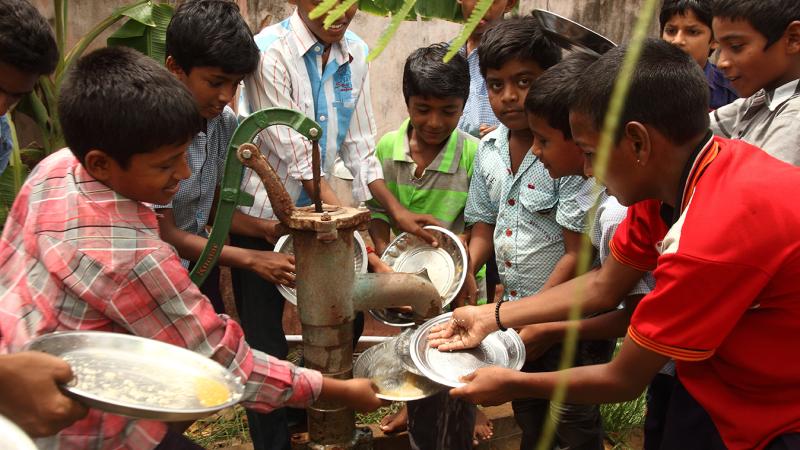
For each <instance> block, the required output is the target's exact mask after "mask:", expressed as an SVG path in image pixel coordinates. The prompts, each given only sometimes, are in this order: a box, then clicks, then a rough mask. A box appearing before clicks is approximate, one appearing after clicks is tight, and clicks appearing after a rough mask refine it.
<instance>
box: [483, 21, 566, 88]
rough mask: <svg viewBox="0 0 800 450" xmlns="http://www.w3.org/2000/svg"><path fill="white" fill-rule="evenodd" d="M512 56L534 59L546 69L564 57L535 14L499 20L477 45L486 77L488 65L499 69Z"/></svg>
mask: <svg viewBox="0 0 800 450" xmlns="http://www.w3.org/2000/svg"><path fill="white" fill-rule="evenodd" d="M512 59H521V60H532V61H535V62H536V64H538V65H539V67H541V68H542V70H547V69H549V68H550V67H552V66H554V65H556V64H557V63H558V62H559V61H561V48H560V47H558V45H556V43H555V42H553V40H552V39H550V38H549V37H547V35H546V34H545V32H544V31H543V30H542V28H541V27H540V26H539V21H538V20H536V18H535V17H533V16H524V17H514V18H510V19H506V20H501V21H498V22H497V23H495V24H494V25H492V26H491V27H490V28H489V29H488V30H486V32H485V33H483V36H482V37H481V42H480V44H479V45H478V60H479V62H480V68H481V75H483V77H484V78H486V71H487V69H495V70H496V69H500V68H501V67H503V65H504V64H506V63H507V62H508V61H511V60H512Z"/></svg>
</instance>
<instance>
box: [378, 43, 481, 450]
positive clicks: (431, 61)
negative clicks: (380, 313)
mask: <svg viewBox="0 0 800 450" xmlns="http://www.w3.org/2000/svg"><path fill="white" fill-rule="evenodd" d="M447 50H448V46H447V45H446V44H434V45H432V46H430V47H424V48H420V49H417V50H416V51H414V52H413V53H412V54H411V55H410V56H409V57H408V59H407V60H406V64H405V68H404V71H403V96H404V97H405V100H406V106H407V108H408V115H409V118H408V119H407V120H406V121H405V122H403V124H402V125H401V126H400V128H399V129H398V130H397V131H394V132H391V133H389V134H387V135H385V136H384V137H383V138H381V140H380V142H379V143H378V148H377V151H376V156H377V157H378V160H379V161H381V164H382V169H383V173H384V177H385V180H386V184H387V187H388V188H389V190H390V191H391V192H392V194H393V195H395V196H396V197H397V199H398V200H399V201H400V203H401V204H402V205H403V207H405V208H407V209H408V210H409V211H412V212H415V213H420V214H431V215H433V216H434V217H435V218H436V219H437V220H439V221H440V222H441V223H442V226H444V227H445V228H447V229H449V230H450V231H452V232H454V233H457V234H461V233H463V232H464V228H465V227H464V206H465V205H466V202H467V192H469V180H470V178H471V177H472V162H473V159H474V158H475V152H476V151H477V150H478V140H477V139H476V138H474V137H472V136H471V135H469V134H467V133H465V132H463V131H461V130H458V129H457V128H456V126H457V125H458V120H459V117H461V112H462V110H463V108H464V103H465V102H466V100H467V97H468V96H469V72H468V68H467V61H466V59H464V57H463V56H462V55H460V54H459V55H456V56H455V57H454V58H453V59H452V60H451V61H450V62H449V63H447V64H445V63H444V62H442V60H443V58H444V56H445V55H446V54H447ZM367 206H368V207H369V209H370V211H371V212H372V221H371V222H370V228H369V234H370V237H371V238H372V241H373V242H374V243H375V247H376V249H377V253H383V250H384V249H385V248H386V245H388V243H389V238H390V224H389V217H388V216H387V215H386V210H385V209H384V208H383V207H382V206H381V205H380V204H378V203H377V202H376V201H374V200H370V201H369V202H367ZM371 257H373V258H374V256H372V255H371ZM407 407H408V409H407V411H406V410H401V411H400V412H399V413H398V414H396V415H393V416H387V417H386V418H384V420H383V421H382V423H381V425H382V426H381V429H382V430H383V431H384V432H393V431H398V430H399V429H401V428H402V427H404V426H405V425H406V421H407V422H408V430H409V439H410V441H411V447H412V448H414V449H426V450H433V449H441V450H447V449H453V448H461V449H466V448H471V447H472V435H473V428H474V424H475V410H476V408H475V407H474V406H472V405H470V404H468V403H465V402H461V401H457V400H454V399H451V398H450V396H449V395H447V392H442V393H439V394H437V395H434V396H432V397H428V398H426V399H423V400H417V401H413V402H408V403H407ZM444 411H449V416H448V420H447V421H445V422H444V423H442V424H441V426H439V427H435V426H431V424H433V423H437V420H438V418H439V416H440V415H441V414H442V413H443V412H444Z"/></svg>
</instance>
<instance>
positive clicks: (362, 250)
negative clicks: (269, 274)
mask: <svg viewBox="0 0 800 450" xmlns="http://www.w3.org/2000/svg"><path fill="white" fill-rule="evenodd" d="M353 236H354V237H355V245H354V247H355V255H354V256H353V263H354V264H355V270H356V273H367V245H366V244H365V243H364V239H363V238H362V237H361V234H360V233H359V232H358V231H354V232H353ZM275 251H276V252H278V253H284V254H287V255H294V246H293V245H292V235H290V234H286V235H283V236H281V238H280V239H278V242H276V243H275ZM278 291H279V292H280V293H281V295H283V298H285V299H286V301H288V302H289V303H291V304H293V305H295V306H297V291H296V290H295V289H294V288H291V287H288V286H284V285H282V284H280V285H278Z"/></svg>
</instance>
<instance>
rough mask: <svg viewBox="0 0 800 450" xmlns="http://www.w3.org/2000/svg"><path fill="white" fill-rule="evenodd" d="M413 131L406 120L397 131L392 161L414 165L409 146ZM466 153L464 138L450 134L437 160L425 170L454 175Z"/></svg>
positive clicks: (455, 133)
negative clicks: (462, 154)
mask: <svg viewBox="0 0 800 450" xmlns="http://www.w3.org/2000/svg"><path fill="white" fill-rule="evenodd" d="M412 129H413V127H412V125H411V121H410V120H409V119H406V120H405V121H404V122H403V124H402V125H400V129H398V130H397V136H395V141H394V145H393V146H392V149H393V151H392V159H393V160H394V161H403V162H407V163H414V159H413V158H412V157H411V146H410V145H409V139H410V131H411V130H412ZM463 151H464V136H463V135H462V134H461V133H458V132H457V131H454V132H453V133H451V134H450V138H449V139H448V140H447V144H445V146H444V149H443V150H441V151H439V154H438V155H436V158H434V160H433V161H432V162H431V163H430V165H428V167H426V168H425V170H426V171H427V170H433V171H436V172H442V173H448V174H454V173H456V171H457V170H458V166H459V162H460V161H461V153H462V152H463Z"/></svg>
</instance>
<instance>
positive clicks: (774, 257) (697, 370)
mask: <svg viewBox="0 0 800 450" xmlns="http://www.w3.org/2000/svg"><path fill="white" fill-rule="evenodd" d="M625 50H626V49H625V48H624V47H621V48H618V49H615V50H612V51H610V52H609V53H607V54H606V55H604V56H603V57H601V58H600V60H598V62H597V63H596V64H594V65H592V66H591V67H590V68H589V69H588V70H587V71H586V72H585V73H584V74H583V75H582V76H581V78H580V81H579V84H580V87H579V89H577V91H576V95H575V97H574V98H573V99H572V101H571V108H570V109H571V113H570V125H571V129H572V132H573V136H574V140H575V142H576V143H578V145H579V146H580V147H581V148H582V149H583V150H584V152H585V154H586V158H587V160H588V163H589V165H590V166H591V163H592V161H593V158H594V154H595V151H596V148H597V145H598V141H599V138H600V131H599V130H600V128H601V126H602V123H603V120H604V115H605V113H606V110H607V109H608V104H609V102H610V98H611V91H612V90H613V86H614V83H615V79H616V77H617V74H618V73H619V69H620V67H621V65H622V62H623V58H624V56H625ZM660 92H670V95H668V96H659V97H658V98H659V100H658V101H657V102H654V101H651V100H650V99H652V98H654V97H655V96H656V93H660ZM707 101H708V88H707V84H706V82H705V79H704V77H703V74H702V72H701V71H700V70H699V69H698V68H697V66H696V65H695V64H694V62H693V61H692V60H691V58H690V57H688V56H687V55H686V54H684V53H683V52H681V51H680V50H678V49H676V48H675V47H673V46H671V45H669V44H667V43H665V42H663V41H655V40H650V41H647V42H646V43H645V45H644V49H643V53H642V57H641V60H640V62H639V63H638V65H637V68H636V71H635V73H634V75H633V79H632V85H631V91H630V93H629V94H628V99H627V102H626V107H625V111H624V113H623V115H622V120H621V123H622V125H621V126H620V128H619V129H618V131H617V136H616V137H617V138H616V147H615V148H614V149H613V150H612V152H611V155H610V163H609V167H608V170H607V172H606V173H604V174H602V177H600V178H601V181H602V182H603V184H605V185H606V186H607V187H608V189H609V192H610V193H612V194H613V195H615V196H616V197H617V198H618V199H619V201H620V203H622V204H623V205H630V208H629V213H628V217H627V218H626V220H625V221H624V222H623V223H622V224H620V227H619V229H618V231H617V234H616V235H615V237H614V239H613V241H612V246H611V247H612V254H613V258H609V261H610V262H611V264H605V265H603V267H602V268H601V269H599V270H598V271H595V272H593V273H590V274H587V275H584V276H582V277H579V278H577V279H575V280H572V281H570V282H567V283H565V284H562V285H561V286H558V287H555V288H553V289H551V290H549V291H548V292H544V293H542V294H539V295H537V296H536V297H535V298H533V299H528V300H527V301H520V302H517V304H511V305H503V306H504V308H501V309H500V311H499V314H498V315H497V316H496V317H492V322H494V323H493V324H492V325H487V324H488V323H490V322H489V320H488V318H486V317H483V316H480V317H478V316H477V315H476V314H473V313H470V312H467V313H466V314H459V315H457V317H456V320H463V322H454V324H453V325H452V326H451V327H450V329H448V330H445V331H447V332H446V333H443V334H442V336H439V337H445V338H446V337H447V334H452V333H457V334H458V338H459V339H461V340H463V341H464V342H465V343H467V344H469V342H471V341H472V340H474V339H476V338H477V337H478V336H479V335H480V334H482V333H484V332H485V331H486V330H491V329H492V328H494V329H496V328H498V327H500V328H503V327H506V326H517V325H520V324H522V323H530V322H541V321H545V320H557V319H560V318H563V317H564V316H565V315H566V306H569V305H570V303H571V302H573V301H575V300H574V298H575V295H574V294H575V289H576V287H577V286H578V285H579V283H584V285H583V286H582V287H583V288H584V289H585V290H584V291H583V292H584V293H585V295H584V296H582V297H583V298H582V300H583V302H582V305H583V306H584V312H585V313H591V312H597V311H600V310H602V309H603V308H606V309H607V308H608V306H610V305H611V303H612V302H613V301H615V300H616V299H617V298H619V297H618V295H615V292H616V291H619V290H622V289H628V288H629V287H630V286H626V285H627V284H629V278H630V277H629V275H631V274H633V273H636V272H640V271H643V270H649V269H653V268H655V273H654V274H655V277H656V288H655V290H654V291H653V292H652V293H650V294H649V295H647V296H646V297H645V298H644V299H643V300H642V301H641V303H640V304H639V306H638V307H637V310H636V312H635V313H634V315H633V318H632V319H631V326H630V328H629V332H628V337H627V338H626V340H625V344H624V345H623V348H622V350H621V352H620V354H619V356H618V357H617V358H616V359H615V360H614V361H612V362H610V363H608V364H603V365H597V366H587V367H578V368H573V369H569V370H568V371H567V373H566V375H567V377H568V393H567V399H566V400H567V401H569V402H585V403H605V402H619V401H624V400H628V399H633V398H635V397H636V396H638V395H639V394H640V393H641V392H642V390H644V388H645V387H646V385H647V383H648V382H649V381H650V380H651V379H652V377H653V376H654V375H655V374H656V373H657V372H658V370H659V369H660V368H661V367H662V366H663V365H664V363H666V362H667V361H668V359H669V358H673V359H675V360H676V361H677V371H678V375H679V376H680V377H681V380H682V381H683V384H684V385H685V386H686V389H687V390H688V391H689V392H690V393H691V395H692V396H693V397H694V398H696V399H697V401H698V402H699V403H700V404H701V405H702V406H703V407H704V408H705V409H706V410H707V411H708V413H709V414H710V416H711V418H712V419H713V421H714V423H715V425H716V426H717V429H718V430H719V433H720V436H721V438H722V441H724V444H725V446H727V447H728V448H731V449H752V448H756V449H762V448H769V449H784V448H797V447H796V446H797V444H798V443H800V434H798V433H800V362H798V360H797V358H796V348H797V345H798V341H800V338H798V334H797V330H798V329H800V284H798V283H797V280H798V279H800V240H798V231H797V230H798V229H800V210H798V208H797V207H796V201H795V200H794V199H793V198H790V197H788V196H786V195H776V194H777V193H782V192H791V191H793V190H795V189H796V188H797V186H798V185H800V170H798V169H797V168H794V167H792V166H790V165H788V164H785V163H782V162H780V161H778V160H776V159H775V158H773V157H771V156H769V155H767V154H766V153H764V152H763V151H760V150H759V149H758V148H756V147H753V146H751V145H749V144H746V143H744V142H740V141H729V140H725V139H721V138H713V137H712V136H711V134H710V133H709V132H708V119H707V115H706V103H707ZM765 174H769V175H768V176H765ZM598 175H600V174H598ZM626 274H627V275H626ZM570 297H572V298H570ZM609 299H611V300H609ZM531 300H534V301H531ZM525 303H527V305H526V304H525ZM526 309H527V311H524V310H526ZM472 311H476V310H475V309H473V310H472ZM520 311H524V312H520ZM562 375H565V374H563V373H537V374H523V373H519V372H516V371H512V370H506V369H498V368H484V369H480V370H478V371H476V372H475V373H474V374H472V375H470V376H468V377H467V379H466V380H465V381H468V382H469V383H468V384H467V385H466V386H464V387H462V388H458V389H455V390H453V391H452V394H453V395H456V396H464V397H467V398H469V399H470V400H472V401H475V402H477V403H481V404H496V403H502V402H505V401H507V400H510V399H512V398H516V397H523V396H525V397H528V396H536V397H544V398H547V397H550V395H552V392H553V389H554V387H555V384H556V382H557V380H558V379H559V377H560V376H562Z"/></svg>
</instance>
